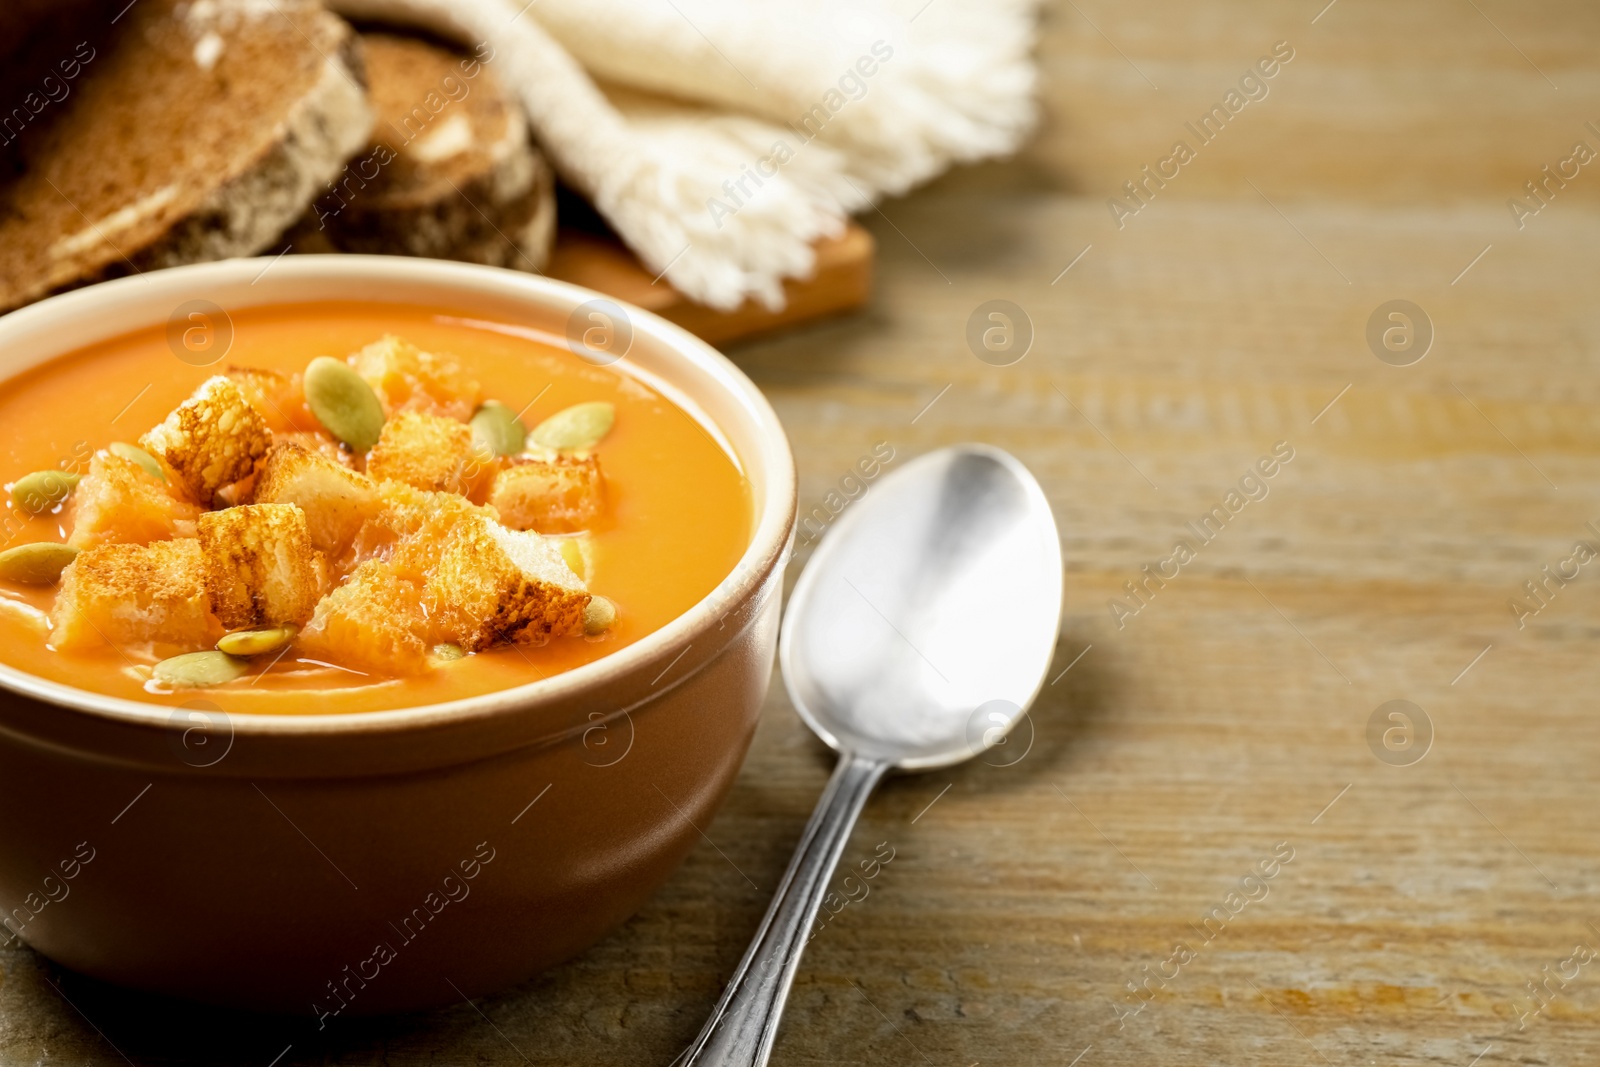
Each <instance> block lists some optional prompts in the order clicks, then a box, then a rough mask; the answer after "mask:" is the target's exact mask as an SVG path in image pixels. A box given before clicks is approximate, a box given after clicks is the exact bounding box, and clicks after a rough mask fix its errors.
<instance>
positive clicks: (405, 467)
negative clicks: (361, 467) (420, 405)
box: [367, 411, 492, 493]
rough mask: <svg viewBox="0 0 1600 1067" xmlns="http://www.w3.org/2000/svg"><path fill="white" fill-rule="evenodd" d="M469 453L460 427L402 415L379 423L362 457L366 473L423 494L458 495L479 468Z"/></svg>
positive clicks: (466, 430)
mask: <svg viewBox="0 0 1600 1067" xmlns="http://www.w3.org/2000/svg"><path fill="white" fill-rule="evenodd" d="M475 451H476V450H475V449H474V447H473V442H472V428H471V427H470V426H468V425H467V424H466V423H464V422H458V421H457V420H455V419H447V418H443V417H441V416H439V415H425V414H423V413H422V412H420V411H402V412H401V413H400V414H398V415H396V416H395V417H394V418H392V419H390V420H388V421H387V422H385V423H384V424H383V433H382V434H381V435H379V437H378V443H377V444H375V445H373V446H372V450H371V451H370V452H368V453H367V474H369V475H370V476H372V477H373V478H377V479H379V480H383V479H386V478H387V479H392V480H394V481H397V482H404V483H405V484H406V485H409V486H412V487H413V488H416V489H423V490H426V491H428V492H434V493H460V492H464V491H466V489H467V487H468V485H469V484H470V482H471V481H472V480H473V477H474V475H475V473H476V472H477V471H478V470H479V468H480V466H481V462H475V459H474V456H475ZM491 458H492V457H485V458H484V461H483V462H486V461H487V460H488V459H491Z"/></svg>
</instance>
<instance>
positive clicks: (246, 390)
mask: <svg viewBox="0 0 1600 1067" xmlns="http://www.w3.org/2000/svg"><path fill="white" fill-rule="evenodd" d="M227 376H228V378H229V380H230V381H232V382H233V383H234V384H235V385H237V386H238V387H239V391H240V392H241V393H243V394H244V398H245V400H246V401H248V402H249V404H250V406H251V407H253V408H255V409H256V414H258V415H260V416H261V418H262V420H263V421H265V422H266V424H267V429H269V430H271V431H272V432H273V433H275V434H281V433H289V432H291V431H293V430H294V429H296V424H297V423H296V416H297V415H300V416H302V417H303V416H304V415H305V413H306V396H305V393H304V392H303V391H302V389H301V387H300V376H299V375H298V374H297V375H295V376H294V377H292V378H291V377H290V376H289V375H287V374H284V373H282V372H280V371H275V370H263V369H261V368H259V367H234V366H230V367H229V368H228V370H227Z"/></svg>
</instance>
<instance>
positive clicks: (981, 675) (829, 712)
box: [778, 444, 1061, 770]
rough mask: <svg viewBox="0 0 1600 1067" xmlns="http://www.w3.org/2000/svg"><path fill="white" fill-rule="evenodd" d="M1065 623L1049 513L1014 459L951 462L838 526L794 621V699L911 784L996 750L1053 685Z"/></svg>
mask: <svg viewBox="0 0 1600 1067" xmlns="http://www.w3.org/2000/svg"><path fill="white" fill-rule="evenodd" d="M1060 617H1061V547H1060V541H1059V538H1058V536H1057V533H1056V526H1055V520H1054V518H1053V517H1052V516H1051V514H1050V505H1049V502H1048V501H1047V500H1046V499H1045V495H1044V492H1043V491H1042V490H1041V489H1040V488H1039V483H1038V482H1036V481H1035V480H1034V478H1033V476H1032V475H1031V474H1030V473H1028V470H1027V468H1025V467H1024V466H1023V465H1022V464H1021V463H1020V462H1018V461H1017V459H1016V458H1015V457H1013V456H1012V455H1010V454H1009V453H1007V452H1003V451H1001V450H1000V449H998V448H993V447H991V446H988V445H976V444H973V445H959V446H956V447H953V448H945V449H940V450H939V451H937V452H931V453H929V454H927V455H924V456H921V457H919V458H917V459H915V460H912V461H911V462H910V463H908V464H906V465H905V466H904V467H902V468H901V469H900V470H898V471H895V472H894V473H893V474H892V475H889V476H888V477H885V478H884V479H883V480H882V481H881V482H879V483H878V484H877V485H875V486H874V487H873V488H872V490H871V491H870V492H868V493H867V494H866V495H865V496H864V497H862V498H861V499H860V500H859V501H857V502H856V503H855V504H854V505H853V506H852V507H851V508H850V510H848V511H846V512H845V513H844V515H843V516H842V517H841V518H840V519H839V521H838V524H837V525H836V526H835V527H834V528H833V529H832V530H831V531H829V533H828V536H827V537H825V538H824V539H823V541H822V544H821V545H820V546H819V547H818V548H817V551H816V553H815V554H814V555H813V556H812V557H811V560H810V562H809V563H808V564H807V566H806V569H805V572H804V573H803V574H801V576H800V580H799V582H798V583H797V584H796V586H795V590H794V595H793V597H792V598H791V599H790V601H789V607H788V610H787V611H786V612H785V613H784V626H783V633H782V634H781V636H780V637H779V640H778V656H779V660H780V662H781V663H782V665H783V675H784V679H785V681H786V682H787V683H788V687H789V696H790V698H791V699H792V700H793V701H794V706H795V709H796V710H797V711H798V712H799V713H800V717H801V718H803V719H804V720H805V721H806V724H807V725H809V726H810V727H811V729H812V730H814V731H815V732H816V733H817V735H818V736H819V737H821V738H822V739H823V740H824V741H825V742H827V743H828V745H829V746H831V747H832V748H834V749H836V750H839V751H850V752H854V753H857V754H859V755H863V756H871V757H877V758H880V759H883V760H886V761H888V762H889V763H891V764H893V765H894V766H896V767H898V768H900V769H903V770H926V769H930V768H934V767H943V766H948V765H950V764H953V763H959V762H961V761H962V760H965V759H968V758H969V757H971V756H974V755H976V754H977V753H978V752H979V751H982V750H983V749H984V748H987V747H989V746H991V745H993V744H996V743H997V742H998V741H999V740H1001V739H1002V738H1003V737H1004V736H1005V733H1006V731H1008V730H1009V729H1010V728H1011V726H1012V725H1013V724H1014V723H1015V722H1016V721H1017V720H1018V719H1020V718H1021V716H1022V712H1023V709H1024V708H1026V707H1027V706H1028V705H1029V704H1030V703H1031V702H1032V700H1033V698H1034V697H1035V696H1036V695H1037V694H1038V692H1039V688H1040V686H1041V685H1043V682H1044V672H1045V670H1046V668H1047V667H1048V665H1049V663H1050V657H1051V654H1052V653H1053V651H1054V649H1055V643H1056V636H1057V631H1058V625H1059V620H1060Z"/></svg>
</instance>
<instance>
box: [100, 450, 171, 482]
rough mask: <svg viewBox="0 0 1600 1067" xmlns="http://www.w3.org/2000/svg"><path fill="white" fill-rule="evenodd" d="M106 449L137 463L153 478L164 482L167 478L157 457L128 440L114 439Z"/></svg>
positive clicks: (114, 454)
mask: <svg viewBox="0 0 1600 1067" xmlns="http://www.w3.org/2000/svg"><path fill="white" fill-rule="evenodd" d="M106 451H107V452H110V453H111V454H112V455H113V456H121V457H122V458H123V459H126V460H131V461H133V462H134V463H137V464H138V465H139V466H141V467H143V468H144V469H145V473H146V474H148V475H150V477H152V478H157V479H159V480H161V481H163V482H164V481H166V480H167V472H166V471H164V470H162V469H161V464H160V463H157V462H156V457H154V456H152V455H151V454H150V453H148V452H146V451H145V450H144V449H142V448H136V447H134V446H133V445H130V444H128V443H127V442H126V441H112V442H111V443H110V444H109V445H107V446H106Z"/></svg>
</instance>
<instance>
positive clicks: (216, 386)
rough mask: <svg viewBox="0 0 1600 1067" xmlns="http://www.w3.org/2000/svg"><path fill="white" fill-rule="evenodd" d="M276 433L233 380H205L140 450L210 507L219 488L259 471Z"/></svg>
mask: <svg viewBox="0 0 1600 1067" xmlns="http://www.w3.org/2000/svg"><path fill="white" fill-rule="evenodd" d="M271 443H272V434H271V432H270V431H268V429H267V423H266V420H265V419H263V418H262V417H261V414H260V413H259V412H258V411H256V409H255V408H253V407H251V406H250V402H249V401H248V400H246V399H245V395H244V392H243V391H242V390H241V389H240V388H239V386H238V385H237V384H236V383H235V382H233V381H232V380H231V379H229V378H226V377H223V376H222V375H220V374H219V375H217V376H216V377H214V378H208V379H206V381H205V383H204V384H202V385H201V386H200V388H199V389H196V390H195V392H194V395H193V396H191V397H190V398H189V399H188V400H185V401H184V402H183V403H181V404H179V405H178V406H177V407H176V408H174V409H173V411H172V414H170V415H168V416H167V418H166V421H164V422H163V423H162V424H161V425H159V426H157V427H156V428H155V429H153V430H151V431H150V432H149V433H147V434H145V435H144V436H143V437H141V438H140V439H139V445H140V447H142V448H144V449H145V450H146V451H147V452H149V453H151V454H152V455H154V456H156V457H157V458H159V459H160V460H161V461H162V462H163V463H164V464H165V466H166V467H167V468H168V469H169V470H171V471H172V472H173V473H174V474H175V475H177V481H178V484H179V485H181V486H183V488H184V489H185V490H187V491H188V493H189V495H190V496H191V497H192V498H193V499H195V500H197V501H199V502H200V503H201V504H202V505H204V506H206V507H210V506H211V501H212V498H213V497H215V496H216V493H217V490H218V489H221V488H222V487H223V486H225V485H231V484H233V483H234V482H237V481H239V480H240V479H241V478H243V477H245V476H246V475H247V474H249V473H250V472H251V471H252V470H254V469H255V465H256V460H258V459H260V458H261V457H262V456H263V455H265V454H266V451H267V446H268V445H270V444H271Z"/></svg>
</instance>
